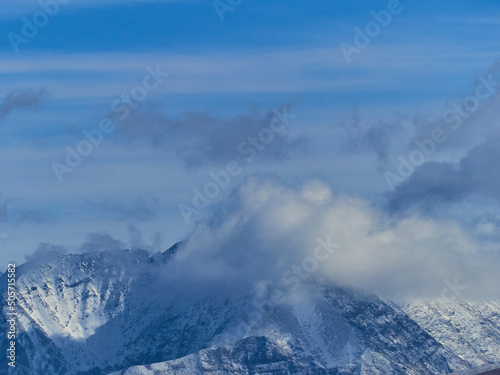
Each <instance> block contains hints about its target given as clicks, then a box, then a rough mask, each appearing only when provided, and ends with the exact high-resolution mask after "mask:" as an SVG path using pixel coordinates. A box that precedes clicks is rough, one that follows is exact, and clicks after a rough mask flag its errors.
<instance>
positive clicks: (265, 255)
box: [169, 179, 500, 298]
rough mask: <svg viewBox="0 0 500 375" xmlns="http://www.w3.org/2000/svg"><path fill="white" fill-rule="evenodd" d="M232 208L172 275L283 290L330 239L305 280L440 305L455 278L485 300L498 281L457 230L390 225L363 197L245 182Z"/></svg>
mask: <svg viewBox="0 0 500 375" xmlns="http://www.w3.org/2000/svg"><path fill="white" fill-rule="evenodd" d="M326 197H328V199H326ZM315 198H317V199H315ZM232 207H233V209H232V210H230V211H229V212H228V211H224V210H223V212H224V215H223V216H220V214H219V215H216V216H214V217H211V218H210V220H208V222H209V223H212V224H210V225H200V226H199V227H198V228H197V229H196V230H195V232H194V234H193V235H192V237H191V238H190V239H189V240H188V241H187V243H186V247H185V249H183V251H182V252H180V253H179V255H178V256H179V258H178V261H177V262H175V271H172V270H170V271H169V274H170V275H177V276H179V277H182V280H183V282H186V283H189V281H190V280H191V281H194V282H199V281H203V282H207V281H208V282H210V281H214V282H222V281H224V280H226V283H229V284H232V285H236V284H238V282H241V283H243V284H244V285H246V287H251V286H253V287H256V286H257V285H261V284H262V283H268V284H269V285H274V286H275V287H276V288H282V287H283V281H284V279H283V277H284V276H286V277H288V280H289V281H290V280H291V277H292V275H291V274H290V273H287V271H290V270H293V269H294V267H296V266H298V267H299V268H300V267H301V265H302V267H305V268H307V264H306V263H307V262H309V266H310V265H311V263H310V262H312V260H311V259H312V258H314V257H315V250H316V248H317V241H316V240H317V238H318V237H321V238H325V239H326V238H327V237H328V236H329V237H330V238H331V242H334V243H336V244H338V248H337V249H336V250H335V251H333V252H332V254H331V256H329V257H328V258H327V259H326V260H324V261H318V262H317V263H318V267H317V269H316V270H315V271H314V273H312V274H311V275H314V277H326V278H327V279H329V280H331V281H333V282H335V283H338V284H342V285H347V286H352V287H355V288H361V289H365V290H368V291H372V292H376V293H379V294H381V295H383V296H388V297H392V298H402V297H439V296H440V295H441V293H442V291H443V288H445V287H446V281H447V280H448V281H450V280H451V281H452V280H456V279H457V278H458V280H460V283H461V285H463V284H465V285H466V286H467V291H468V292H470V293H471V295H472V296H474V297H479V296H491V294H492V293H494V292H495V289H496V288H495V285H498V281H500V280H499V276H498V272H497V271H496V270H495V268H494V267H493V266H491V264H494V262H491V260H492V259H493V258H494V256H492V255H491V254H488V253H484V252H482V251H481V249H480V247H481V246H480V243H478V242H477V241H476V240H474V239H473V238H470V237H469V236H468V235H466V234H465V233H464V232H463V231H462V229H461V228H460V226H459V225H458V224H457V223H454V222H451V221H434V220H429V219H424V218H420V217H407V218H404V219H401V220H396V219H394V218H390V217H388V216H386V215H384V214H382V213H380V212H378V211H377V210H375V209H374V208H372V207H371V206H370V205H369V204H368V203H367V202H365V201H363V200H361V199H357V198H352V197H348V196H332V195H331V193H330V192H329V191H327V189H326V187H325V185H324V184H321V183H319V182H317V181H316V182H309V183H307V184H306V185H305V187H303V188H300V189H292V188H288V187H285V186H283V185H280V184H278V183H276V182H274V181H269V180H262V179H250V180H248V181H247V182H246V183H245V184H244V185H243V186H242V187H241V188H240V189H239V190H238V198H237V200H236V203H234V202H233V204H232ZM235 207H236V208H235ZM218 212H220V211H218ZM214 222H216V223H218V224H216V225H214V224H213V223H214ZM305 268H304V269H305ZM297 275H298V274H297ZM295 277H298V276H295Z"/></svg>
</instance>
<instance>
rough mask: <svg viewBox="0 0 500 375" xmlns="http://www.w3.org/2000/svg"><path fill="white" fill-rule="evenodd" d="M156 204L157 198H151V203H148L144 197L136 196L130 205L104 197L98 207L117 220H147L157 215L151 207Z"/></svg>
mask: <svg viewBox="0 0 500 375" xmlns="http://www.w3.org/2000/svg"><path fill="white" fill-rule="evenodd" d="M157 204H158V200H157V199H153V201H152V202H151V203H148V202H147V201H146V200H145V199H144V198H138V199H136V200H134V201H133V202H132V203H131V204H130V205H127V204H123V203H119V202H116V201H112V200H110V199H108V198H106V199H104V200H102V201H101V202H100V203H99V207H100V208H101V210H102V211H104V212H109V213H111V214H113V215H114V216H115V217H116V218H117V219H118V220H138V221H149V220H152V219H154V218H156V217H157V216H158V214H157V212H156V211H155V210H154V209H153V208H152V207H151V206H152V205H157Z"/></svg>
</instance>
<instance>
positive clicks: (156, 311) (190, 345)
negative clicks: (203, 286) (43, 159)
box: [0, 245, 498, 375]
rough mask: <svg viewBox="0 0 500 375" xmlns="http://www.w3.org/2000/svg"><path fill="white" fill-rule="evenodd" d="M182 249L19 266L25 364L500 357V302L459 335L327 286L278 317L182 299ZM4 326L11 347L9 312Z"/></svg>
mask: <svg viewBox="0 0 500 375" xmlns="http://www.w3.org/2000/svg"><path fill="white" fill-rule="evenodd" d="M178 248H179V246H178V245H176V246H174V247H172V248H171V249H169V250H168V251H166V252H163V253H157V254H150V253H149V252H146V251H141V250H136V251H130V250H127V251H121V252H101V253H86V254H79V255H60V254H55V253H49V254H45V255H43V256H42V257H40V258H38V259H35V260H33V261H30V262H28V263H27V264H24V265H22V266H20V267H18V270H17V278H18V283H17V289H18V313H19V315H18V318H19V322H18V323H19V325H18V327H19V337H18V341H17V343H18V351H17V356H18V358H17V360H18V363H19V365H22V366H25V367H26V368H29V370H28V372H26V373H27V374H28V373H30V374H33V375H39V374H40V375H42V374H43V375H52V374H58V375H63V374H71V375H91V374H96V375H97V374H110V373H113V372H114V373H115V374H127V375H130V374H151V375H152V374H155V375H158V374H192V375H196V374H226V373H227V374H271V373H272V374H374V375H376V374H415V375H416V374H448V373H451V372H453V371H458V370H465V369H468V368H471V367H472V366H475V365H477V364H481V363H493V362H492V361H495V360H496V358H497V357H496V356H495V353H494V351H495V350H496V349H495V348H496V346H494V345H496V344H497V342H498V340H497V338H498V337H497V333H498V330H495V329H494V327H495V324H497V323H498V320H496V319H498V314H497V312H495V311H497V310H495V309H496V308H497V307H498V305H491V304H483V305H480V304H478V305H474V306H472V305H471V306H468V307H467V308H465V306H464V307H460V306H457V307H456V308H455V309H456V310H455V317H456V318H457V319H460V320H462V319H465V318H467V319H468V318H469V317H474V319H475V320H473V321H471V323H470V329H463V330H462V331H461V332H460V334H457V333H455V332H454V331H453V329H452V328H450V327H455V326H454V325H453V324H457V323H453V324H452V323H450V322H449V321H446V324H444V323H443V322H441V321H439V320H434V325H432V324H430V323H429V322H428V321H427V320H426V319H425V315H426V310H425V309H427V308H428V307H424V306H423V305H421V307H419V306H420V305H418V304H416V305H407V306H403V309H399V308H396V307H393V306H390V305H389V304H387V303H385V302H383V301H382V300H380V299H379V298H377V297H376V296H374V295H367V294H363V293H358V292H355V291H352V290H349V289H345V288H339V287H337V286H335V285H332V284H330V283H328V282H325V281H314V282H313V281H311V282H309V283H307V284H305V285H304V286H303V290H302V291H301V294H300V298H290V299H287V300H286V301H285V302H284V303H281V304H278V305H276V306H274V307H273V308H272V309H267V310H265V309H263V308H261V307H259V306H263V304H262V303H260V302H261V301H260V302H259V300H258V299H256V298H255V297H254V296H252V295H250V293H249V292H244V293H242V292H241V291H240V292H238V293H231V294H228V295H219V294H210V293H208V294H207V293H206V292H205V291H203V290H200V291H196V293H193V294H192V295H188V296H178V295H176V292H175V290H176V289H175V285H169V281H168V279H165V277H164V273H165V265H166V264H168V263H169V262H175V254H176V251H178ZM5 277H6V275H5V274H4V275H3V276H0V285H1V287H0V291H2V293H4V292H5V285H6V284H7V283H6V280H5ZM208 295H209V297H207V296H208ZM443 309H444V307H440V310H439V311H440V314H441V315H440V316H444V315H443V314H444V310H443ZM458 309H460V310H458ZM446 311H447V312H446V314H448V315H446V316H448V317H449V316H451V314H450V312H449V311H448V310H446ZM458 312H460V316H458ZM467 314H468V315H467ZM443 319H444V318H443ZM451 320H453V319H451ZM0 326H1V330H2V331H1V332H2V335H1V336H0V345H1V349H2V350H6V349H7V340H6V337H5V335H4V334H3V332H6V328H7V322H6V315H5V310H4V311H3V312H2V314H0ZM474 327H475V329H473V328H474ZM496 327H497V328H498V324H497V325H496ZM455 338H461V339H463V340H464V342H467V343H469V344H470V345H466V344H463V345H461V346H459V347H457V346H454V345H452V342H453V340H454V339H455ZM481 340H483V341H481ZM481 342H484V343H485V344H484V345H483V344H481ZM497 353H498V352H497Z"/></svg>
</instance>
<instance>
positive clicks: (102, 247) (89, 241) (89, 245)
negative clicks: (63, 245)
mask: <svg viewBox="0 0 500 375" xmlns="http://www.w3.org/2000/svg"><path fill="white" fill-rule="evenodd" d="M125 248H126V245H125V244H124V243H123V242H122V241H120V240H117V239H115V238H113V236H111V235H110V234H108V233H106V232H98V233H90V234H88V235H87V238H86V239H85V242H84V243H83V244H82V246H80V250H81V251H82V252H99V251H116V250H123V249H125Z"/></svg>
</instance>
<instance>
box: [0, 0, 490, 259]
mask: <svg viewBox="0 0 500 375" xmlns="http://www.w3.org/2000/svg"><path fill="white" fill-rule="evenodd" d="M223 2H224V1H223ZM42 3H44V4H45V2H43V1H42ZM46 3H51V2H50V1H47V2H46ZM52 3H53V2H52ZM225 3H226V4H228V2H225ZM391 3H392V4H393V5H392V6H397V7H398V9H401V11H400V12H398V13H397V14H392V15H391V19H390V21H389V22H388V24H387V26H386V27H380V32H378V33H376V34H377V35H375V36H373V37H370V43H369V45H368V46H366V47H363V48H360V53H359V54H353V55H352V56H351V58H352V61H351V62H350V63H349V62H348V61H346V59H345V57H344V54H343V52H342V50H341V48H340V47H339V46H340V45H341V43H348V44H350V45H353V46H355V41H354V38H355V35H356V31H355V28H356V27H357V28H360V29H362V30H365V28H366V27H367V25H368V24H369V23H370V22H372V23H373V20H374V18H373V15H372V12H377V13H378V12H381V11H382V12H386V11H387V9H388V7H389V4H391ZM233 4H236V2H234V3H233ZM228 6H229V5H228ZM232 8H233V9H232V11H227V12H225V13H224V14H223V18H224V19H223V21H221V19H220V17H219V14H218V13H217V11H216V9H215V8H214V3H212V2H211V1H202V0H191V1H181V0H179V1H132V0H130V1H121V2H118V1H83V0H82V1H77V0H72V1H69V2H67V4H59V6H58V9H57V11H55V14H54V15H53V16H52V17H47V22H46V23H47V24H46V25H45V26H43V27H37V29H38V31H37V33H36V35H34V36H33V37H27V36H26V35H23V25H24V23H25V20H26V19H27V20H28V21H31V22H33V18H34V17H35V18H36V17H37V14H38V17H43V15H42V16H40V11H41V9H42V8H41V6H40V4H39V3H37V2H35V1H17V2H15V3H10V4H8V5H4V7H3V9H2V11H1V13H0V18H1V22H0V36H2V38H0V80H1V82H2V84H1V85H0V103H1V104H0V106H1V107H0V154H1V159H0V160H1V161H0V171H1V172H2V173H1V174H0V175H1V178H2V184H1V188H0V233H3V234H5V235H7V237H6V238H4V239H3V240H2V242H1V243H0V263H1V264H5V263H6V262H8V261H11V260H16V261H18V262H22V261H24V256H25V255H26V254H31V253H33V252H34V251H35V250H36V249H37V248H40V244H41V243H45V244H49V245H47V246H48V247H50V246H53V247H54V246H59V247H58V249H62V248H64V249H67V250H68V251H79V249H80V247H81V245H82V243H84V242H85V241H87V242H88V239H89V238H93V239H94V240H96V241H97V239H96V238H98V239H100V240H101V242H102V243H107V244H108V245H109V246H118V247H120V246H123V247H137V246H140V247H147V248H149V249H151V250H160V249H164V248H166V247H168V246H170V245H171V244H172V243H173V242H175V241H178V240H182V239H184V238H186V236H187V235H188V234H189V233H191V232H192V231H193V230H194V229H193V228H195V224H194V220H193V221H192V222H188V223H187V222H186V221H185V220H184V218H183V216H182V214H181V212H180V211H179V205H180V204H187V205H189V204H191V203H192V199H193V194H194V192H193V189H199V190H200V189H201V190H203V188H204V186H205V185H206V184H207V183H208V182H210V181H212V180H211V177H210V172H217V171H220V170H223V169H224V168H226V166H227V163H228V162H229V161H231V160H237V161H239V162H240V163H241V165H242V166H243V168H242V172H241V173H238V174H237V176H235V177H234V178H231V182H230V184H229V186H227V187H224V188H221V189H220V190H221V191H220V194H218V195H217V197H216V198H214V199H211V200H210V206H209V207H208V208H207V209H206V210H203V215H202V216H201V218H202V219H201V220H203V218H204V217H205V216H206V215H208V217H211V215H217V212H219V211H218V210H220V207H221V206H224V204H225V202H228V199H229V198H230V197H231V196H232V194H234V191H235V190H234V189H237V188H238V187H239V186H240V185H241V184H244V183H245V181H247V179H248V178H249V177H251V176H255V175H258V176H268V177H270V178H274V179H278V180H280V181H281V182H282V183H283V184H285V185H287V186H300V184H302V183H304V182H305V181H308V180H311V179H319V180H322V181H324V182H325V183H326V184H328V186H329V188H330V189H331V191H332V192H333V193H334V194H343V195H348V196H353V197H359V198H361V199H364V200H366V201H367V202H369V203H370V204H371V205H373V207H375V208H376V209H377V210H380V211H381V212H384V214H388V215H393V216H394V217H404V216H405V215H409V214H415V215H420V216H421V217H425V218H429V219H432V220H454V221H456V222H457V223H458V224H459V225H460V226H461V228H462V230H463V231H464V233H466V234H467V235H470V236H472V238H474V239H475V240H477V241H480V243H481V244H482V246H483V247H484V248H488V249H491V248H496V246H497V245H496V243H497V242H496V241H497V239H498V238H497V233H498V227H499V226H500V216H498V211H497V208H498V196H497V194H496V193H494V191H495V187H496V183H497V177H496V174H495V173H494V166H488V163H486V162H485V161H487V160H490V159H491V158H494V150H495V147H493V146H492V144H493V145H494V142H496V141H495V139H496V137H497V133H498V130H497V125H496V122H495V119H496V117H497V116H498V111H497V110H496V108H497V107H498V106H496V105H495V104H496V101H498V99H497V95H496V91H495V92H491V95H489V96H488V98H486V99H484V100H483V99H481V101H480V102H479V103H478V108H477V109H474V110H473V111H471V112H470V113H468V116H467V118H466V119H464V124H465V125H467V126H465V125H464V126H462V127H461V128H460V129H458V130H453V131H452V130H450V128H449V127H446V126H449V125H450V124H449V123H446V121H444V120H443V114H445V113H446V111H448V110H449V109H450V108H451V107H452V106H453V103H455V102H457V101H458V102H463V100H464V99H465V98H467V97H468V96H469V95H471V93H474V92H475V90H476V89H477V88H478V85H479V84H480V82H481V81H480V79H488V75H489V74H492V75H493V76H492V77H493V78H492V80H493V82H496V81H497V80H498V79H496V78H494V77H498V74H497V68H498V64H497V63H496V61H497V59H498V57H499V56H498V55H499V45H498V40H500V38H499V37H500V35H499V34H500V28H499V27H498V26H499V25H500V21H499V20H500V17H499V16H500V5H499V4H498V3H497V2H494V1H493V0H490V1H486V0H481V1H476V2H472V1H453V2H446V1H426V2H420V1H419V2H417V1H409V0H401V1H400V2H399V3H398V2H395V1H394V0H391V1H389V2H388V1H347V0H345V1H344V0H342V1H319V0H317V1H310V2H303V1H295V0H292V1H288V2H286V3H283V2H268V1H260V0H257V1H247V0H244V1H242V2H241V4H239V5H235V6H234V7H232ZM37 12H38V13H37ZM41 20H42V21H41V22H43V18H42V19H41ZM12 33H14V34H16V35H17V36H18V37H22V38H25V41H26V43H24V42H23V43H20V44H18V45H17V48H18V51H17V52H16V51H15V48H13V45H12V43H11V40H12V38H13V34H12ZM9 35H10V36H9ZM9 38H10V39H9ZM495 64H497V65H495ZM151 70H156V71H160V72H164V73H166V72H168V73H169V75H168V77H166V75H165V77H164V78H162V79H161V82H158V85H155V88H154V89H151V90H146V91H144V89H142V91H141V89H140V88H138V87H141V86H144V83H143V82H144V80H145V79H147V78H146V77H147V76H148V74H149V75H151ZM148 82H150V83H151V82H153V81H152V80H151V79H148ZM134 90H135V92H136V93H141V92H143V93H144V92H145V93H146V98H145V99H144V100H143V101H141V102H140V103H137V106H136V108H129V109H130V114H129V115H128V116H127V118H126V119H124V120H120V119H117V113H114V112H113V109H112V108H113V102H115V103H116V101H117V100H118V103H121V104H122V105H123V102H122V100H123V99H121V98H122V97H121V95H122V94H125V95H130V93H131V92H134ZM137 90H138V91H137ZM481 90H482V91H481V93H484V92H486V91H484V90H487V89H484V88H482V89H481ZM483 96H484V95H483ZM118 105H119V104H118ZM134 107H135V104H134ZM114 108H117V105H115V107H114ZM283 108H287V110H288V112H289V113H292V114H293V115H296V117H294V118H293V120H291V121H290V123H289V124H287V128H286V131H285V132H284V133H280V134H274V140H273V141H272V142H271V143H270V144H269V146H268V147H266V148H265V149H264V150H262V152H260V151H259V153H258V155H257V157H256V159H255V160H254V161H252V162H248V163H247V162H246V161H245V159H244V157H243V155H241V154H239V153H238V146H239V145H240V143H241V142H243V141H244V140H245V139H247V137H248V136H252V135H255V134H257V133H258V132H259V131H260V130H261V129H262V128H263V127H266V126H267V125H266V124H268V123H269V120H270V119H272V117H273V113H274V112H273V109H278V110H280V111H282V110H283ZM105 118H109V119H112V120H113V121H115V128H114V129H113V130H112V131H111V132H110V133H106V134H103V138H102V141H101V142H100V143H99V145H98V146H95V147H93V148H92V151H91V152H90V154H89V155H87V156H84V157H82V162H81V164H79V165H78V166H77V167H75V168H72V172H71V173H65V174H64V175H63V179H62V181H60V180H59V179H58V177H57V176H56V173H54V167H53V165H54V162H57V163H61V164H64V163H65V158H66V155H67V147H71V148H72V149H76V148H77V145H78V144H79V142H81V141H82V140H85V137H84V136H83V133H82V132H83V131H87V132H88V131H91V130H93V129H94V130H95V129H99V124H100V122H101V121H102V120H103V119H105ZM438 127H439V128H445V129H447V133H446V137H447V140H446V141H444V142H443V143H442V144H439V145H438V146H437V147H436V150H435V151H434V150H433V151H432V155H429V156H428V157H426V160H425V162H424V163H422V165H418V166H416V168H413V169H414V170H412V171H411V175H409V176H405V177H401V176H400V177H399V179H398V183H397V184H395V185H394V186H392V185H391V184H390V183H388V181H387V175H386V172H391V173H397V170H398V167H399V166H400V163H401V159H400V157H403V158H405V159H408V158H409V157H410V155H411V152H412V151H413V150H414V149H415V147H416V146H415V141H416V140H420V141H422V140H424V139H428V138H429V137H432V132H433V130H434V129H436V128H438ZM482 158H485V159H484V161H483V159H482ZM487 168H489V169H487ZM491 168H493V170H492V169H491ZM482 169H484V171H483V170H482ZM492 171H493V172H492ZM436 176H439V177H441V178H437V177H436ZM442 176H449V178H443V177H442ZM471 179H472V180H473V181H472V182H471ZM212 210H214V212H215V213H211V212H212ZM96 233H98V234H100V237H96V236H93V237H92V234H96ZM89 236H90V237H89ZM106 241H108V242H106ZM113 241H114V242H113ZM102 243H101V244H98V243H96V246H97V247H99V246H101V245H102ZM47 246H45V247H44V248H45V249H46V248H48V247H47Z"/></svg>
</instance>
